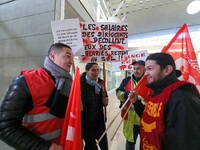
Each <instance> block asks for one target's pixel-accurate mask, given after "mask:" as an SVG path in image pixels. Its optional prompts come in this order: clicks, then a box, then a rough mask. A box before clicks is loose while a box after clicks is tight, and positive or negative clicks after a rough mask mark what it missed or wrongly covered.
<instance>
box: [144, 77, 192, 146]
mask: <svg viewBox="0 0 200 150" xmlns="http://www.w3.org/2000/svg"><path fill="white" fill-rule="evenodd" d="M185 84H188V82H185V81H176V82H174V83H173V84H171V85H170V86H168V87H167V88H165V89H164V90H163V91H162V93H161V94H159V95H156V96H154V97H150V99H148V100H147V101H146V105H145V109H144V111H143V114H142V119H141V123H140V137H141V138H140V139H141V140H140V142H141V150H162V149H164V148H163V147H164V143H165V142H166V141H165V124H164V106H165V104H166V103H167V102H168V100H169V97H170V95H171V93H172V92H173V91H174V90H176V89H177V88H179V87H180V86H182V85H185Z"/></svg>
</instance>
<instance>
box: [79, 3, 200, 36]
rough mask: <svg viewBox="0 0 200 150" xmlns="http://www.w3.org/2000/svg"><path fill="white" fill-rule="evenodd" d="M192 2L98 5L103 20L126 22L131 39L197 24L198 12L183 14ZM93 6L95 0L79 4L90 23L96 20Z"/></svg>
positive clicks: (199, 23)
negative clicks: (91, 20) (100, 8)
mask: <svg viewBox="0 0 200 150" xmlns="http://www.w3.org/2000/svg"><path fill="white" fill-rule="evenodd" d="M192 1H194V0H99V3H100V4H101V7H102V10H103V11H104V14H105V17H107V18H108V17H112V18H114V19H116V20H118V21H119V20H121V21H124V22H127V23H128V26H129V36H131V35H137V34H142V33H147V32H154V31H160V30H164V29H174V28H177V29H179V28H180V27H181V26H182V25H183V24H184V23H186V24H187V25H188V26H191V25H200V12H198V13H197V14H194V15H190V14H187V11H186V9H187V6H188V5H189V3H190V2H192ZM80 2H81V1H80ZM97 4H98V0H82V5H83V6H84V7H85V9H86V10H87V12H88V13H89V14H90V17H91V18H92V19H93V21H96V20H97V18H95V17H96V13H97V8H96V7H95V5H97ZM105 5H106V6H105ZM95 11H96V12H95ZM86 21H87V20H86ZM108 21H109V20H108Z"/></svg>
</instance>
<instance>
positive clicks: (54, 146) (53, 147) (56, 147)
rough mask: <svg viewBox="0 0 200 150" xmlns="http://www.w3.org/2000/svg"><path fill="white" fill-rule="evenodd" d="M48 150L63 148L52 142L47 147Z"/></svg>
mask: <svg viewBox="0 0 200 150" xmlns="http://www.w3.org/2000/svg"><path fill="white" fill-rule="evenodd" d="M49 150H63V147H62V146H61V145H57V144H55V143H53V144H52V145H51V147H50V148H49Z"/></svg>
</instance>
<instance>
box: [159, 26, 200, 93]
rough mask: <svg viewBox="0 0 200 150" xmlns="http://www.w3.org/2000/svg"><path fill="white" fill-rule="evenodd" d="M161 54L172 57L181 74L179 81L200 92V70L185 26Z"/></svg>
mask: <svg viewBox="0 0 200 150" xmlns="http://www.w3.org/2000/svg"><path fill="white" fill-rule="evenodd" d="M162 52H163V53H168V54H170V55H172V57H173V58H174V61H175V63H176V67H177V69H179V70H180V71H181V72H182V76H181V78H180V79H181V80H185V81H188V82H191V83H193V84H195V85H196V87H197V89H198V91H199V92H200V68H199V65H198V61H197V58H196V54H195V51H194V48H193V45H192V41H191V39H190V35H189V31H188V28H187V25H186V24H184V25H183V26H182V27H181V28H180V29H179V31H178V32H177V33H176V35H175V36H174V37H173V38H172V40H171V41H170V42H169V44H168V45H167V46H166V47H164V48H163V50H162Z"/></svg>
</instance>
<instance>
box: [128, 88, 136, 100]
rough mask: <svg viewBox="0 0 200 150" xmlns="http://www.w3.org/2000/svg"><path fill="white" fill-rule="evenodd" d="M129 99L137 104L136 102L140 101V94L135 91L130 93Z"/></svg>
mask: <svg viewBox="0 0 200 150" xmlns="http://www.w3.org/2000/svg"><path fill="white" fill-rule="evenodd" d="M128 97H129V98H130V101H131V102H132V103H135V102H137V101H138V94H137V93H136V91H135V90H132V91H130V93H129V95H128Z"/></svg>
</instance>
